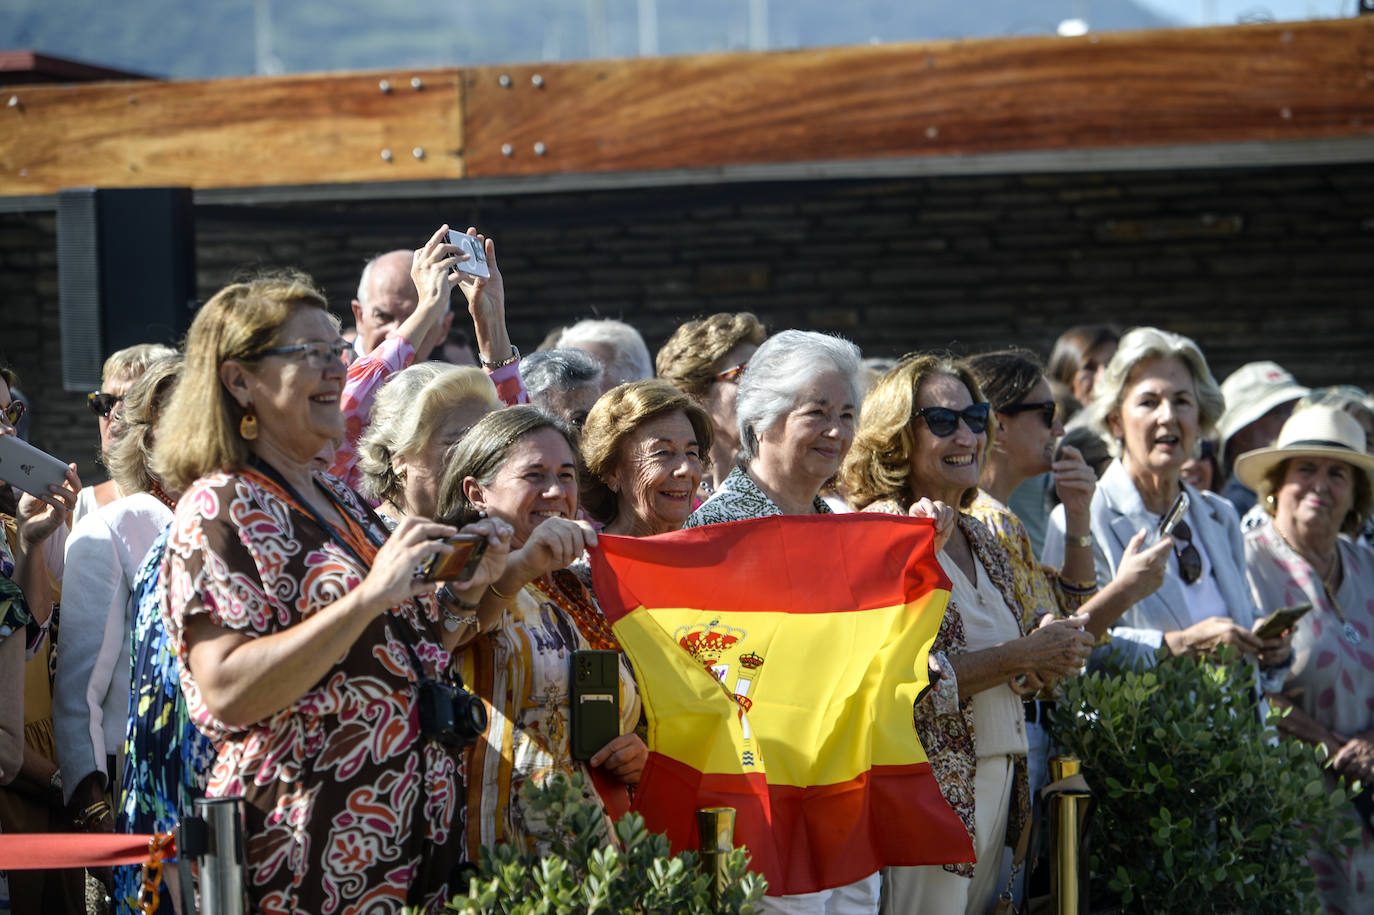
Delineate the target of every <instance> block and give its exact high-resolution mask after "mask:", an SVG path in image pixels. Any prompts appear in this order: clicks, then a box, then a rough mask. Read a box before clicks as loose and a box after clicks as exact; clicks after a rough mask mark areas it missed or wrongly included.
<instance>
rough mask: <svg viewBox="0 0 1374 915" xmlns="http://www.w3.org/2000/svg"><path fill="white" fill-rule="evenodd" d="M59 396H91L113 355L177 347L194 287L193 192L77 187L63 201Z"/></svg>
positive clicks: (187, 321)
mask: <svg viewBox="0 0 1374 915" xmlns="http://www.w3.org/2000/svg"><path fill="white" fill-rule="evenodd" d="M57 280H58V297H59V302H60V306H61V316H62V387H63V389H65V390H68V391H93V390H95V389H96V388H98V387H100V369H101V366H102V365H103V364H104V362H105V359H106V357H107V356H109V355H110V354H111V353H113V352H115V351H117V350H121V349H123V348H124V347H126V346H133V345H134V344H135V343H166V344H169V345H176V344H177V343H179V342H180V341H181V338H182V337H183V336H184V335H185V333H186V328H187V327H188V326H189V325H190V319H191V311H192V308H193V307H194V302H193V296H194V294H195V280H196V239H195V220H194V213H193V210H192V204H191V189H190V188H184V187H155V188H74V189H71V190H65V191H61V192H59V193H58V195H57Z"/></svg>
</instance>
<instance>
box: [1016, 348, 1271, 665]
mask: <svg viewBox="0 0 1374 915" xmlns="http://www.w3.org/2000/svg"><path fill="white" fill-rule="evenodd" d="M1222 407H1223V402H1222V397H1221V390H1220V389H1219V388H1218V387H1217V383H1216V379H1214V378H1213V377H1212V373H1211V371H1210V370H1209V369H1208V368H1207V360H1206V359H1204V358H1203V356H1202V351H1201V350H1199V349H1198V347H1197V344H1196V343H1194V342H1193V341H1192V340H1189V339H1188V338H1187V337H1181V336H1179V335H1178V334H1174V333H1170V332H1168V331H1164V330H1158V329H1156V328H1153V327H1137V328H1135V329H1134V330H1131V331H1129V332H1127V333H1126V335H1125V336H1123V337H1122V338H1121V342H1120V344H1119V345H1118V347H1117V350H1116V355H1115V356H1113V357H1112V361H1111V362H1110V363H1109V364H1108V365H1107V369H1106V371H1105V372H1104V373H1103V376H1102V379H1101V380H1100V381H1099V382H1098V384H1097V385H1096V387H1095V388H1094V394H1093V402H1092V406H1091V407H1090V408H1089V409H1090V420H1091V422H1092V423H1093V424H1094V426H1095V427H1096V428H1097V430H1098V431H1099V432H1102V433H1104V434H1105V435H1107V436H1108V438H1109V440H1110V442H1111V443H1112V449H1113V452H1114V454H1115V455H1116V460H1114V461H1113V462H1112V463H1111V465H1110V466H1109V467H1108V468H1107V471H1106V473H1104V474H1103V475H1102V478H1101V479H1100V480H1098V483H1097V492H1096V493H1094V494H1093V499H1092V533H1091V535H1090V537H1089V539H1090V541H1091V543H1092V547H1093V550H1094V557H1095V564H1096V567H1097V580H1098V582H1099V584H1104V585H1105V584H1106V583H1107V582H1109V581H1111V580H1112V579H1113V578H1114V577H1115V576H1116V574H1117V572H1118V570H1119V569H1120V568H1121V567H1122V564H1123V563H1124V562H1125V561H1126V560H1127V558H1128V556H1130V555H1131V552H1132V549H1131V547H1132V544H1133V543H1136V544H1137V547H1136V548H1137V549H1138V548H1139V544H1138V541H1137V540H1136V538H1137V535H1138V534H1140V533H1141V532H1142V531H1144V532H1146V535H1147V536H1149V535H1150V534H1151V533H1152V532H1155V531H1157V530H1158V528H1159V524H1160V520H1161V518H1162V517H1163V516H1164V515H1165V514H1166V513H1167V512H1168V511H1169V509H1170V507H1171V506H1173V505H1174V504H1175V502H1176V501H1177V500H1178V498H1179V494H1180V493H1185V494H1186V495H1187V496H1188V504H1189V508H1188V510H1187V512H1186V513H1185V514H1184V515H1183V517H1182V518H1181V519H1180V520H1179V522H1178V524H1177V526H1175V527H1174V528H1173V531H1172V534H1171V536H1172V538H1173V549H1174V556H1173V558H1172V559H1170V561H1169V570H1168V572H1167V573H1166V574H1165V576H1164V583H1163V584H1162V585H1161V586H1160V587H1159V589H1158V590H1156V591H1155V592H1154V593H1153V594H1151V595H1150V596H1149V597H1146V598H1144V599H1142V600H1140V601H1138V602H1137V603H1136V604H1135V605H1134V606H1133V607H1131V608H1130V609H1129V610H1127V611H1126V612H1125V613H1124V614H1123V615H1122V617H1121V619H1120V622H1119V623H1118V624H1117V625H1116V626H1115V627H1113V629H1112V643H1111V645H1110V646H1109V650H1111V651H1114V652H1120V653H1122V654H1123V655H1124V656H1125V659H1126V660H1127V661H1128V662H1131V663H1134V662H1143V663H1145V664H1153V663H1154V658H1155V652H1156V651H1158V650H1159V649H1160V647H1161V646H1162V647H1165V648H1167V649H1168V651H1169V653H1170V654H1173V655H1195V654H1198V653H1200V652H1208V651H1212V650H1213V649H1215V648H1216V647H1218V646H1220V645H1231V646H1233V647H1235V648H1237V649H1239V650H1240V651H1241V652H1242V653H1244V654H1246V655H1249V656H1252V657H1258V659H1259V663H1260V666H1261V670H1262V671H1263V670H1269V671H1271V672H1272V674H1271V676H1270V677H1269V678H1268V679H1267V680H1265V681H1264V685H1265V686H1266V687H1269V686H1271V685H1272V686H1274V687H1277V686H1278V685H1279V684H1281V683H1282V682H1283V679H1282V678H1283V674H1284V671H1282V670H1279V669H1278V668H1279V666H1280V665H1283V664H1284V663H1285V662H1286V661H1287V659H1288V643H1287V641H1286V640H1284V639H1277V638H1276V639H1260V638H1259V637H1258V636H1257V635H1255V634H1254V632H1252V631H1251V630H1252V628H1253V626H1254V623H1255V619H1256V617H1257V616H1258V613H1257V612H1256V609H1255V604H1254V600H1253V598H1252V597H1251V595H1250V588H1249V585H1248V584H1247V583H1246V580H1245V550H1244V545H1243V544H1242V542H1241V533H1240V520H1239V519H1238V518H1237V517H1236V512H1235V509H1233V508H1232V507H1231V504H1230V503H1229V502H1227V501H1226V500H1225V499H1223V498H1221V497H1220V496H1217V495H1214V494H1213V493H1209V492H1199V491H1198V490H1196V489H1193V488H1192V487H1190V486H1188V485H1187V484H1186V483H1184V482H1183V479H1182V471H1183V465H1184V464H1185V463H1186V462H1187V461H1188V459H1189V458H1190V457H1192V456H1193V454H1194V453H1195V450H1196V448H1197V444H1198V437H1199V436H1200V435H1203V434H1206V433H1208V432H1210V431H1211V430H1212V428H1213V427H1214V426H1215V425H1216V421H1217V417H1219V416H1220V415H1221V411H1222ZM1065 519H1066V514H1065V509H1064V507H1063V506H1060V507H1058V508H1056V509H1055V510H1054V512H1053V513H1052V514H1051V515H1050V526H1049V530H1048V531H1047V532H1046V535H1045V551H1044V555H1043V557H1042V558H1043V559H1044V561H1045V562H1047V563H1049V564H1050V565H1052V566H1059V565H1060V564H1061V563H1062V562H1063V561H1064V557H1065V553H1066V548H1067V547H1068V540H1069V538H1068V537H1067V536H1066V531H1065V526H1066V521H1065ZM1147 543H1148V541H1147ZM1104 650H1107V649H1104Z"/></svg>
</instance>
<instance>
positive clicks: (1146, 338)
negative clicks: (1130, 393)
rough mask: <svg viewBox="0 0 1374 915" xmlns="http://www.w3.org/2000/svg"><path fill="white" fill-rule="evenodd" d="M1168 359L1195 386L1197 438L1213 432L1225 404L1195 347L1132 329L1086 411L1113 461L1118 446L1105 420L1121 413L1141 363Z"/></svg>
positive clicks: (1168, 335) (1163, 333)
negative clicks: (1185, 369)
mask: <svg viewBox="0 0 1374 915" xmlns="http://www.w3.org/2000/svg"><path fill="white" fill-rule="evenodd" d="M1171 357H1172V358H1174V359H1178V360H1179V361H1181V362H1182V363H1183V364H1184V365H1186V366H1187V367H1188V374H1190V375H1192V376H1193V383H1194V384H1195V385H1197V405H1198V427H1199V428H1198V432H1199V434H1200V435H1204V436H1205V435H1208V434H1209V433H1211V432H1212V430H1214V429H1215V428H1216V426H1217V420H1218V419H1220V418H1221V414H1222V412H1223V411H1225V409H1226V400H1225V398H1223V397H1222V396H1221V388H1220V387H1219V386H1218V385H1217V380H1216V378H1214V377H1213V376H1212V370H1211V369H1209V368H1208V367H1207V359H1206V357H1204V356H1203V355H1202V350H1201V349H1199V348H1198V345H1197V344H1196V343H1194V342H1193V341H1192V340H1191V339H1189V338H1188V337H1185V336H1183V335H1182V334H1175V333H1172V332H1170V331H1167V330H1160V329H1159V328H1158V327H1136V328H1132V329H1131V330H1128V331H1127V332H1126V333H1125V335H1124V336H1122V338H1121V340H1120V342H1118V343H1117V346H1116V355H1114V356H1112V361H1111V362H1109V363H1107V368H1106V370H1105V371H1103V373H1102V378H1101V380H1099V381H1098V383H1097V385H1096V387H1095V388H1094V389H1093V402H1092V406H1090V407H1089V408H1088V422H1089V423H1091V425H1092V427H1093V428H1094V429H1096V430H1097V431H1099V432H1101V433H1102V435H1103V437H1105V438H1106V439H1107V443H1108V447H1109V449H1110V450H1111V453H1112V455H1113V456H1114V457H1120V456H1121V443H1120V442H1119V441H1117V440H1116V438H1115V436H1113V435H1112V430H1111V426H1110V425H1108V423H1107V417H1109V416H1111V415H1112V414H1113V413H1115V412H1116V411H1117V410H1118V409H1120V407H1121V400H1122V398H1123V397H1124V396H1125V394H1126V383H1127V382H1128V381H1129V380H1130V377H1131V373H1132V372H1134V371H1135V369H1136V366H1138V365H1140V364H1141V363H1142V362H1149V361H1151V360H1153V359H1168V358H1171Z"/></svg>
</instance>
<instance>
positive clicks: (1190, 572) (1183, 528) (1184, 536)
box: [1169, 521, 1202, 585]
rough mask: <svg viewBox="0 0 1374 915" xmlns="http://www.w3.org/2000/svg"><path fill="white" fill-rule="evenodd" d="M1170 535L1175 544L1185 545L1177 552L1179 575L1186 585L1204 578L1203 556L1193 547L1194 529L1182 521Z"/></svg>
mask: <svg viewBox="0 0 1374 915" xmlns="http://www.w3.org/2000/svg"><path fill="white" fill-rule="evenodd" d="M1169 533H1170V536H1172V537H1173V538H1174V543H1175V544H1179V543H1181V544H1183V549H1181V550H1178V551H1177V553H1178V574H1179V575H1180V576H1182V578H1183V583H1184V584H1185V585H1191V584H1192V583H1193V582H1195V581H1197V580H1198V579H1199V578H1201V577H1202V554H1201V553H1199V552H1198V551H1197V547H1195V546H1193V529H1192V528H1190V527H1189V526H1188V522H1186V521H1180V522H1178V524H1175V525H1174V529H1173V530H1172V531H1170V532H1169Z"/></svg>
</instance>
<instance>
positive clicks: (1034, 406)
mask: <svg viewBox="0 0 1374 915" xmlns="http://www.w3.org/2000/svg"><path fill="white" fill-rule="evenodd" d="M1057 410H1058V407H1056V406H1055V403H1054V401H1052V400H1037V401H1034V402H1032V403H1014V404H1012V405H1011V406H1009V407H1002V408H1001V409H999V410H998V411H997V412H998V413H1005V414H1006V415H1008V416H1020V415H1021V414H1022V413H1030V412H1032V411H1036V412H1039V413H1040V416H1041V418H1042V419H1043V420H1045V428H1046V429H1048V428H1051V427H1052V426H1053V425H1054V414H1055V412H1056V411H1057Z"/></svg>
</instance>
